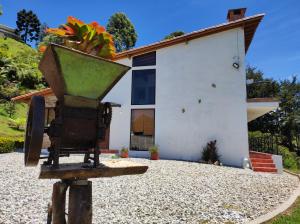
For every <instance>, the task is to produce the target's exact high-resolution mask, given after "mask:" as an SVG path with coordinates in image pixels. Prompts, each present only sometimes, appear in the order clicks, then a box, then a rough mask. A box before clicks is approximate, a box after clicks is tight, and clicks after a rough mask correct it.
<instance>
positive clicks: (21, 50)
mask: <svg viewBox="0 0 300 224" xmlns="http://www.w3.org/2000/svg"><path fill="white" fill-rule="evenodd" d="M39 59H40V55H39V53H38V52H37V51H36V50H35V49H33V48H31V47H30V46H28V45H26V44H24V43H21V42H18V41H16V40H14V39H11V38H0V137H1V136H2V137H22V136H23V135H24V130H18V127H16V126H18V125H14V124H20V123H22V125H21V126H24V123H25V118H26V113H27V105H25V104H16V106H15V114H14V115H12V116H11V118H10V117H9V115H8V114H7V111H5V105H7V102H9V99H10V98H11V97H14V96H16V95H20V94H24V93H26V92H29V91H32V90H36V89H39V88H44V85H43V82H42V75H41V73H40V71H39V70H38V63H39ZM21 129H24V127H23V128H21Z"/></svg>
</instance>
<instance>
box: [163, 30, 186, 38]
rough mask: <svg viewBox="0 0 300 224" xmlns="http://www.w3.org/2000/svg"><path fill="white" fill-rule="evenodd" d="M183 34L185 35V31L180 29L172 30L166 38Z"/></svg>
mask: <svg viewBox="0 0 300 224" xmlns="http://www.w3.org/2000/svg"><path fill="white" fill-rule="evenodd" d="M182 35H184V32H183V31H180V30H178V31H175V32H172V33H170V34H169V35H167V36H165V38H164V40H168V39H172V38H174V37H179V36H182Z"/></svg>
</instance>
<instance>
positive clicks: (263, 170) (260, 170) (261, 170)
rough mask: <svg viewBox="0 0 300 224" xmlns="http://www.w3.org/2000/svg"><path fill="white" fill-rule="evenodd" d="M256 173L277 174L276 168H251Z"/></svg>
mask: <svg viewBox="0 0 300 224" xmlns="http://www.w3.org/2000/svg"><path fill="white" fill-rule="evenodd" d="M252 169H253V170H254V171H256V172H270V173H277V169H276V168H270V167H253V168H252Z"/></svg>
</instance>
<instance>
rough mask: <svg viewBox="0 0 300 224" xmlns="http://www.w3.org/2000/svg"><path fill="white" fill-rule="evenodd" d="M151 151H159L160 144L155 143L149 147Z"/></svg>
mask: <svg viewBox="0 0 300 224" xmlns="http://www.w3.org/2000/svg"><path fill="white" fill-rule="evenodd" d="M149 152H150V153H151V154H152V153H158V152H159V149H158V146H157V145H153V146H151V147H150V148H149Z"/></svg>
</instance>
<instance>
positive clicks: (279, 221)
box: [266, 197, 300, 224]
mask: <svg viewBox="0 0 300 224" xmlns="http://www.w3.org/2000/svg"><path fill="white" fill-rule="evenodd" d="M296 223H300V197H298V199H297V200H296V202H295V203H294V204H293V205H292V207H290V208H289V209H288V210H287V211H285V212H284V213H283V214H280V215H278V216H277V217H275V218H274V219H272V220H270V221H268V222H266V224H296Z"/></svg>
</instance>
